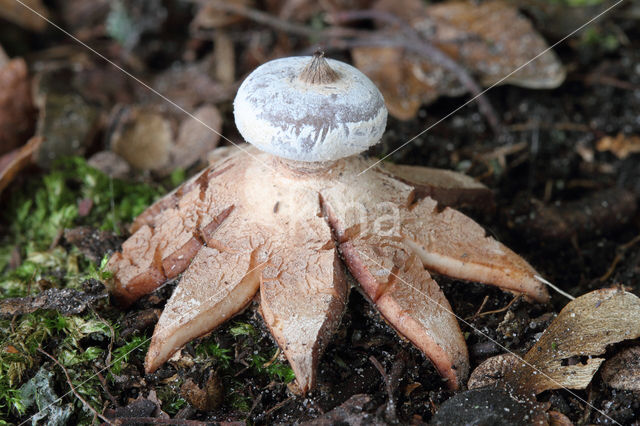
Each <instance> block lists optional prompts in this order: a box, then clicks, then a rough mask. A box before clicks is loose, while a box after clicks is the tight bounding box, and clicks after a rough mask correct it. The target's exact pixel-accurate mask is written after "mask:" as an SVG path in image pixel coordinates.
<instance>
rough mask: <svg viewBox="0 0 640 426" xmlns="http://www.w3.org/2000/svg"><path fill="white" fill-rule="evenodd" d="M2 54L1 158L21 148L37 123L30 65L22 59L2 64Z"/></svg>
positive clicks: (0, 88) (0, 55)
mask: <svg viewBox="0 0 640 426" xmlns="http://www.w3.org/2000/svg"><path fill="white" fill-rule="evenodd" d="M3 54H4V52H3V51H2V48H1V47H0V155H2V154H4V153H6V152H9V151H11V150H12V149H14V148H17V147H18V146H20V145H22V144H23V143H24V142H25V141H26V140H27V138H29V136H31V135H32V134H33V128H34V124H35V122H34V115H35V114H34V113H35V109H34V107H33V103H32V101H31V87H30V80H29V75H28V71H27V64H26V63H25V61H24V60H23V59H22V58H18V59H13V60H10V61H9V60H7V62H6V63H3V62H4V61H3V56H4V55H3Z"/></svg>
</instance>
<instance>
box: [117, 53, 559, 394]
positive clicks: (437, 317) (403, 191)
mask: <svg viewBox="0 0 640 426" xmlns="http://www.w3.org/2000/svg"><path fill="white" fill-rule="evenodd" d="M234 107H235V118H236V124H237V126H238V129H239V130H240V132H241V134H242V135H243V137H244V138H245V139H246V140H247V141H248V142H250V143H251V144H252V145H253V146H250V145H244V146H242V147H241V148H242V150H238V149H237V148H218V149H217V150H215V151H213V153H212V157H213V160H212V161H211V165H210V167H209V168H207V169H205V170H204V171H202V172H200V173H199V174H198V175H196V176H194V177H193V178H191V179H190V180H189V181H187V182H185V183H184V184H183V185H182V186H180V187H179V188H177V189H176V190H175V191H173V192H172V193H170V194H168V195H167V196H165V197H164V198H162V199H161V200H159V201H157V202H156V203H155V204H153V205H152V206H151V207H149V208H148V209H147V210H146V211H145V212H143V213H142V214H141V215H140V216H139V217H138V218H137V219H136V220H135V222H134V223H133V225H132V233H133V234H132V235H131V237H130V238H129V239H128V240H127V241H125V242H124V244H123V245H122V251H121V252H119V253H115V254H114V255H113V256H112V258H111V259H110V261H109V269H110V270H111V271H112V272H113V273H114V282H113V285H112V292H113V293H114V295H115V297H116V298H117V299H118V300H119V301H120V302H121V303H123V304H125V305H126V304H130V303H132V302H133V301H135V300H136V299H137V298H138V297H140V296H141V295H143V294H146V293H149V292H151V291H153V290H154V289H155V288H157V287H158V286H160V285H161V284H162V283H163V282H165V281H166V280H168V279H171V278H175V277H177V276H179V275H180V274H182V276H181V278H180V283H179V285H178V287H177V288H176V290H175V291H174V293H173V295H172V297H171V299H170V300H169V301H168V302H167V304H166V307H165V309H164V312H163V313H162V316H161V318H160V320H159V322H158V324H157V326H156V329H155V331H154V335H153V338H152V341H151V345H150V347H149V351H148V353H147V358H146V363H145V367H146V370H147V372H153V371H155V370H156V369H157V368H158V367H159V366H160V365H162V364H163V363H164V362H165V361H167V360H168V359H169V358H170V357H171V356H172V355H173V353H175V352H176V351H177V350H178V349H180V347H182V346H183V345H184V344H186V343H188V342H189V341H190V340H192V339H194V338H196V337H199V336H202V335H205V334H207V333H209V332H210V331H211V330H213V329H215V328H216V327H217V326H219V325H220V324H222V323H223V322H225V321H227V320H228V319H229V318H231V317H232V316H233V315H235V314H237V313H239V312H240V311H242V310H243V309H244V308H245V307H246V306H247V305H248V304H249V303H250V302H251V300H253V299H254V296H255V295H256V293H258V291H259V295H260V296H259V303H260V312H261V314H262V317H263V318H264V321H265V323H266V324H267V326H268V327H269V329H270V331H271V333H272V335H273V337H274V338H275V340H276V341H277V343H278V345H279V346H280V348H281V349H282V351H283V352H284V354H285V356H286V357H287V359H288V360H289V362H290V364H291V367H292V368H293V370H294V372H295V374H296V381H297V385H298V388H299V390H300V392H306V391H308V390H310V389H311V388H313V386H314V384H315V381H316V370H317V364H318V361H319V359H320V357H321V355H322V352H323V351H324V349H325V347H326V345H327V343H328V341H329V339H330V338H331V336H332V333H333V332H334V331H335V330H336V328H337V327H338V325H339V322H340V319H341V316H342V313H343V311H344V308H345V305H346V299H347V296H348V292H349V287H348V285H347V281H346V272H345V268H344V265H346V267H347V268H348V270H349V271H350V272H351V274H352V275H353V276H354V277H355V279H356V280H357V281H358V282H359V289H360V290H361V291H362V292H363V293H364V294H365V296H366V297H367V298H368V299H369V300H370V301H371V303H373V304H374V305H375V306H376V308H377V309H378V310H379V312H380V313H381V314H382V315H383V317H384V318H385V319H386V320H387V321H388V323H389V324H391V325H392V326H393V327H394V328H395V329H396V330H397V331H398V333H400V334H401V335H403V336H404V337H406V338H407V339H409V340H410V341H411V342H412V343H413V344H414V345H416V346H417V347H418V348H419V349H420V350H421V351H422V352H423V353H424V354H425V355H426V356H427V357H429V358H430V359H431V361H432V362H433V364H434V366H435V367H436V369H437V370H438V371H439V373H440V374H441V375H442V376H443V377H444V378H446V379H447V380H448V386H449V387H450V388H453V389H455V388H457V387H459V386H460V385H461V384H462V383H463V381H464V380H465V379H466V376H467V373H468V369H469V362H468V355H467V348H466V345H465V342H464V338H463V336H462V333H461V331H460V328H459V326H458V323H457V321H456V318H455V316H454V314H453V313H452V311H451V306H450V305H449V303H448V301H447V300H446V298H445V297H444V294H443V293H442V291H441V290H440V288H439V287H438V285H437V284H436V282H435V281H434V280H433V279H432V278H431V276H430V274H429V272H428V271H427V270H429V271H434V272H437V273H440V274H445V275H449V276H452V277H455V278H460V279H464V280H470V281H479V282H484V283H487V284H493V285H497V286H499V287H501V288H503V289H505V290H508V291H512V292H517V293H524V294H525V295H526V296H527V297H528V298H530V299H534V300H538V301H546V300H547V299H548V294H547V292H546V289H545V288H544V287H543V286H542V284H541V283H540V282H538V281H537V280H536V279H535V278H534V276H535V275H536V274H537V272H536V271H535V270H534V269H533V268H532V267H531V266H530V265H529V264H528V263H527V262H526V261H524V260H523V259H522V258H520V257H519V256H518V255H516V254H515V253H513V252H512V251H511V250H509V249H508V248H507V247H505V246H504V245H502V244H500V243H499V242H497V241H496V240H494V239H492V238H490V237H487V236H486V234H485V231H484V230H483V229H482V227H480V226H479V225H478V224H476V223H475V222H474V221H472V220H471V219H469V218H468V217H466V216H464V215H463V214H461V213H459V212H458V211H456V210H454V209H452V208H450V207H445V206H444V205H443V204H446V203H447V202H450V201H451V200H456V202H462V203H464V201H465V200H464V199H461V198H468V199H469V200H478V199H481V197H478V196H477V193H478V192H483V191H487V189H486V188H485V187H483V186H482V185H479V184H478V183H476V182H473V181H471V180H470V179H469V178H468V177H465V176H462V175H459V174H455V173H453V172H451V171H446V170H438V169H430V168H423V167H408V166H394V167H393V168H391V167H389V168H386V167H385V166H384V165H382V164H380V165H375V166H373V167H371V169H370V170H368V171H367V172H366V173H363V174H361V172H362V171H363V170H365V169H368V168H369V167H370V166H371V165H372V164H373V163H374V161H372V160H368V159H365V158H364V157H361V156H359V155H357V154H359V153H360V152H362V151H364V150H366V149H367V148H368V147H370V146H371V145H374V144H376V143H377V142H378V141H379V139H380V137H381V136H382V133H383V131H384V128H385V124H386V116H387V112H386V108H385V106H384V100H383V98H382V95H381V94H380V92H379V91H378V90H377V88H376V87H375V86H374V85H373V83H372V82H371V81H370V80H369V79H368V78H367V77H365V76H364V75H363V74H362V73H361V72H360V71H358V70H357V69H355V68H353V67H351V66H349V65H347V64H344V63H342V62H339V61H334V60H326V59H324V57H323V56H322V55H321V54H316V55H315V56H314V57H313V58H308V57H296V58H284V59H278V60H275V61H271V62H268V63H266V64H264V65H262V66H260V67H259V68H257V69H256V70H255V71H254V72H253V73H252V74H251V75H249V77H247V79H246V80H245V81H244V82H243V83H242V85H241V86H240V89H239V90H238V94H237V96H236V100H235V104H234ZM396 172H401V173H400V174H401V176H400V177H396V176H395V173H396ZM431 197H435V199H434V198H431ZM439 203H440V205H438V204H439Z"/></svg>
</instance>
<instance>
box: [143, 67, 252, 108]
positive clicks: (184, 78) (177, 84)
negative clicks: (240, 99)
mask: <svg viewBox="0 0 640 426" xmlns="http://www.w3.org/2000/svg"><path fill="white" fill-rule="evenodd" d="M214 61H215V58H214V56H213V55H209V56H207V57H205V58H204V59H202V60H201V61H200V62H196V63H189V64H186V65H176V66H174V67H171V68H169V69H167V70H166V71H164V72H163V73H162V74H159V75H158V76H157V77H156V79H155V80H154V84H153V87H154V88H155V89H156V90H158V91H159V92H160V93H162V94H163V95H165V96H166V97H167V98H169V99H171V100H172V101H173V102H175V103H176V104H178V105H180V106H181V107H182V108H184V109H186V110H187V111H193V110H194V109H195V108H196V107H197V106H200V105H202V104H205V103H208V104H217V103H220V102H226V101H230V100H232V99H233V97H234V96H235V95H236V91H237V90H238V86H239V83H237V82H234V83H233V84H226V83H222V82H219V81H217V80H215V79H214V78H212V75H213V74H214V72H215V68H216V66H215V63H214ZM149 98H150V99H151V97H149ZM154 100H155V98H154Z"/></svg>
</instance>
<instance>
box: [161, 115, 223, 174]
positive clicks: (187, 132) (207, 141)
mask: <svg viewBox="0 0 640 426" xmlns="http://www.w3.org/2000/svg"><path fill="white" fill-rule="evenodd" d="M193 116H194V117H195V119H193V118H191V117H186V118H185V119H184V120H183V121H182V123H180V128H179V129H178V137H177V140H176V144H175V145H174V146H173V147H171V152H170V155H169V165H168V167H167V170H165V172H168V173H170V172H171V171H172V170H174V169H176V168H177V167H181V168H183V169H186V168H187V167H189V166H191V165H193V164H195V163H196V162H197V161H198V160H200V159H201V158H204V156H205V155H206V154H207V153H209V152H211V151H212V150H213V149H214V148H215V147H216V146H218V142H219V141H220V135H219V133H220V131H221V130H222V115H220V112H219V111H218V108H216V107H214V106H213V105H203V106H201V107H200V108H198V109H197V110H196V111H195V112H194V113H193ZM203 123H204V124H203ZM211 129H213V130H211ZM216 132H217V133H216Z"/></svg>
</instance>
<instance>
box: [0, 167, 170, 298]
mask: <svg viewBox="0 0 640 426" xmlns="http://www.w3.org/2000/svg"><path fill="white" fill-rule="evenodd" d="M162 192H164V190H163V189H161V188H155V187H151V186H149V185H146V184H139V183H129V182H124V181H120V180H114V179H111V178H109V177H108V176H106V175H105V174H103V173H101V172H100V171H98V170H95V169H93V168H91V167H89V166H88V165H87V163H86V162H85V160H84V159H82V158H69V159H66V160H63V161H61V162H59V163H57V164H56V166H55V167H54V169H53V170H52V171H51V172H50V173H49V174H47V175H44V176H41V177H40V176H33V177H32V178H30V179H29V180H27V182H26V184H25V185H24V189H23V190H21V191H13V192H12V194H11V197H10V200H9V203H8V205H7V208H6V209H3V210H2V212H0V218H1V220H2V221H3V222H4V223H8V224H9V229H8V233H7V234H6V235H4V236H3V237H1V238H0V298H5V297H17V296H25V295H27V292H28V289H31V290H32V291H31V293H35V292H37V291H39V289H38V287H37V286H35V285H34V284H35V283H37V282H38V281H40V280H46V281H48V282H50V283H52V284H53V285H55V286H59V287H68V286H72V287H78V286H79V283H80V282H81V281H82V279H83V278H85V277H86V276H87V275H90V274H94V275H95V278H98V279H104V278H106V275H105V273H106V272H105V270H104V266H105V264H106V261H105V260H104V259H103V262H102V264H101V265H100V266H96V265H94V264H93V263H92V262H90V261H88V260H86V259H84V257H83V256H81V255H80V254H79V252H78V251H77V249H75V248H73V249H70V250H69V251H67V250H65V249H63V248H62V247H60V246H58V247H56V248H54V249H50V247H51V246H52V245H55V243H56V242H57V240H58V239H59V238H60V236H61V235H62V232H63V231H64V229H65V228H70V227H74V226H82V225H86V226H92V227H95V228H98V229H102V230H111V231H115V232H117V233H122V231H123V229H124V225H125V224H128V223H130V222H131V221H132V220H133V219H134V218H135V217H136V216H137V215H138V214H140V213H141V212H142V211H143V210H144V209H145V208H146V207H147V206H148V205H149V204H150V203H151V202H152V201H153V200H154V199H155V198H157V197H158V196H159V195H160V194H161V193H162ZM83 200H85V202H89V203H90V204H91V209H90V211H89V214H87V215H85V216H80V214H79V211H78V204H79V202H80V201H83ZM16 254H18V255H19V257H20V259H24V261H23V262H22V263H21V264H20V265H19V266H18V267H17V268H16V269H14V270H12V271H8V270H7V266H8V264H9V262H10V259H11V258H12V256H13V257H15V255H16Z"/></svg>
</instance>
